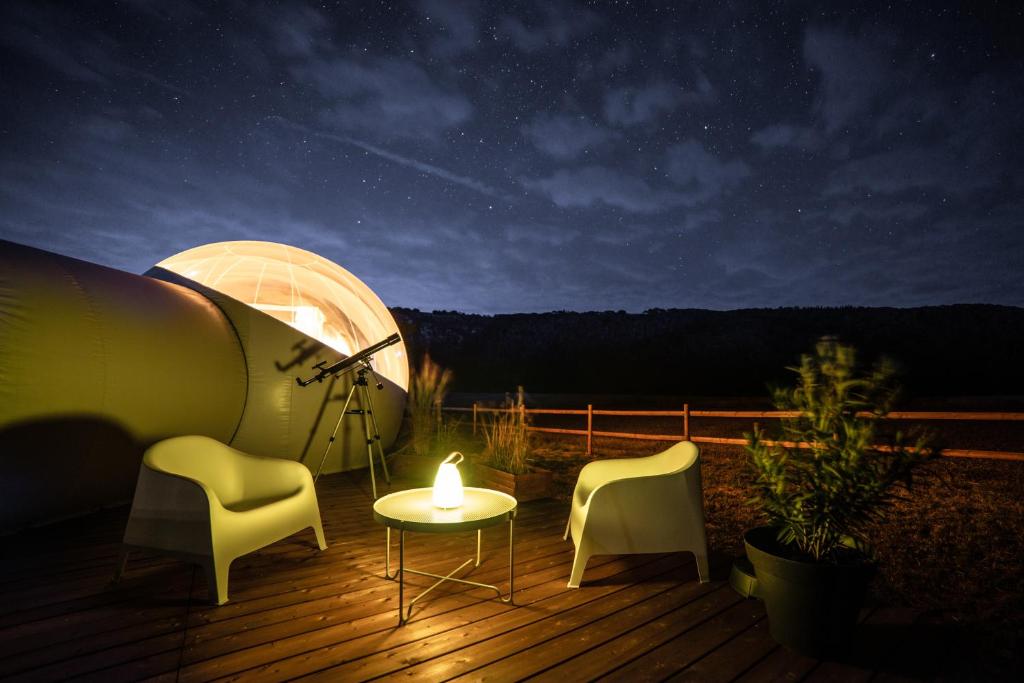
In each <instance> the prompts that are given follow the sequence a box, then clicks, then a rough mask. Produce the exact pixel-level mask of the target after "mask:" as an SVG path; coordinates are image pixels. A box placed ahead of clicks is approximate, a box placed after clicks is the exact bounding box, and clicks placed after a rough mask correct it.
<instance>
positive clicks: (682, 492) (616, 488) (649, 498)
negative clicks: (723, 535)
mask: <svg viewBox="0 0 1024 683" xmlns="http://www.w3.org/2000/svg"><path fill="white" fill-rule="evenodd" d="M570 533H572V540H573V543H574V544H575V545H576V556H575V558H574V559H573V563H572V573H571V574H570V576H569V588H579V586H580V579H582V578H583V569H584V568H585V567H586V566H587V560H589V559H590V557H591V556H593V555H623V554H633V553H667V552H674V551H679V550H686V551H689V552H692V553H693V554H694V555H695V556H696V558H697V574H698V576H699V577H700V581H701V583H705V582H707V581H708V580H709V575H708V543H707V537H706V535H705V533H704V493H703V490H702V487H701V480H700V450H699V449H698V448H697V446H696V445H695V444H693V443H692V442H690V441H681V442H679V443H677V444H676V445H674V446H672V447H671V448H669V449H668V450H666V451H662V452H661V453H657V454H655V455H651V456H648V457H646V458H623V459H619V460H599V461H595V462H591V463H588V464H587V465H586V466H585V467H584V468H583V469H582V470H581V471H580V476H579V479H577V481H576V489H575V490H574V491H573V496H572V509H571V510H570V513H569V521H568V523H567V524H566V525H565V534H564V536H563V538H566V539H568V538H569V534H570Z"/></svg>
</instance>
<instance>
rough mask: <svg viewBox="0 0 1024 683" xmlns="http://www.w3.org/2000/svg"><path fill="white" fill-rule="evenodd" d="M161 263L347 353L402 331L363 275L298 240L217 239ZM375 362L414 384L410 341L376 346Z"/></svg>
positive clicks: (386, 372)
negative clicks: (408, 352) (303, 246)
mask: <svg viewBox="0 0 1024 683" xmlns="http://www.w3.org/2000/svg"><path fill="white" fill-rule="evenodd" d="M157 266H158V267H160V268H164V269H166V270H169V271H171V272H174V273H177V274H178V275H182V276H184V277H187V278H189V279H190V280H193V281H195V282H197V283H199V284H201V285H204V286H206V287H209V288H210V289H213V290H216V291H218V292H220V293H221V294H226V295H227V296H230V297H231V298H233V299H237V300H238V301H242V302H245V303H247V304H249V305H250V306H252V307H253V308H255V309H257V310H260V311H262V312H264V313H266V314H267V315H270V316H273V317H274V318H277V319H278V320H280V321H282V322H284V323H287V324H288V325H291V326H292V327H294V328H295V329H297V330H300V331H302V332H303V333H305V334H307V335H309V336H310V337H312V338H313V339H316V340H317V341H320V342H322V343H324V344H326V345H327V346H330V347H331V348H333V349H335V350H336V351H338V352H339V353H341V354H344V355H346V356H349V355H351V354H353V353H355V352H357V351H360V350H362V349H365V348H366V347H368V346H370V345H372V344H375V343H377V342H379V341H380V340H382V339H385V338H387V337H388V336H390V335H391V334H393V333H395V332H398V325H397V324H396V323H395V320H394V318H392V317H391V312H390V311H388V309H387V307H386V306H384V303H383V302H382V301H381V300H380V299H379V298H378V297H377V295H376V294H374V293H373V291H372V290H370V288H369V287H367V286H366V285H365V284H364V283H363V282H362V281H360V280H359V278H357V277H356V276H355V275H353V274H352V273H350V272H348V271H347V270H345V269H344V268H342V267H341V266H339V265H337V264H335V263H332V262H331V261H328V260H327V259H325V258H322V257H320V256H317V255H316V254H313V253H311V252H308V251H305V250H303V249H299V248H297V247H291V246H288V245H286V244H276V243H274V242H253V241H244V242H217V243H214V244H207V245H204V246H202V247H196V248H194V249H189V250H188V251H183V252H181V253H180V254H177V255H175V256H172V257H170V258H168V259H165V260H163V261H161V262H160V263H158V264H157ZM373 368H374V370H376V371H377V372H378V373H380V374H381V375H383V376H384V377H387V378H388V379H390V380H391V381H392V382H394V383H395V384H397V385H398V386H400V387H402V388H403V389H408V388H409V361H408V358H407V357H406V352H405V344H404V343H398V344H394V345H392V346H389V347H388V348H386V349H382V350H381V351H378V352H377V353H376V354H375V355H374V358H373Z"/></svg>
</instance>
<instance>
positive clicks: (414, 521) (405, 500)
mask: <svg viewBox="0 0 1024 683" xmlns="http://www.w3.org/2000/svg"><path fill="white" fill-rule="evenodd" d="M433 496H434V490H433V489H432V488H422V489H410V490H408V491H398V492H397V493H389V494H388V495H386V496H383V497H382V498H378V499H377V500H376V502H374V504H373V518H374V519H376V520H377V521H378V522H380V523H381V524H383V525H385V526H389V527H391V528H393V529H405V530H407V531H426V532H430V533H445V532H452V531H467V530H471V529H480V528H483V527H485V526H491V525H492V524H498V523H499V522H503V521H505V520H507V519H510V518H512V517H514V516H515V510H516V505H518V503H517V502H516V499H515V498H513V497H512V496H510V495H508V494H507V493H502V492H501V491H493V490H491V489H480V488H474V487H472V486H467V487H465V488H464V489H463V502H462V505H461V506H459V507H457V508H450V509H446V510H444V509H441V508H436V507H434V500H433Z"/></svg>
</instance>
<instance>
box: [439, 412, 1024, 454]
mask: <svg viewBox="0 0 1024 683" xmlns="http://www.w3.org/2000/svg"><path fill="white" fill-rule="evenodd" d="M441 410H443V411H446V412H465V413H472V414H473V433H474V434H476V432H477V425H478V422H479V417H480V415H481V414H482V413H499V412H505V411H508V410H518V411H520V412H522V413H523V414H524V415H575V416H585V417H586V418H587V428H586V429H564V428H560V427H533V426H530V427H527V430H528V431H531V432H546V433H549V434H565V435H570V436H582V437H585V438H586V440H587V455H592V454H593V443H594V437H595V436H599V437H610V438H616V439H642V440H647V441H680V440H689V441H693V442H694V443H715V444H726V445H732V446H742V445H744V444H746V443H747V440H746V439H742V438H735V437H724V436H698V435H694V434H691V433H690V418H691V417H710V418H724V419H734V420H735V419H755V418H756V419H781V418H787V417H798V416H799V415H800V412H799V411H795V410H691V409H690V405H689V404H688V403H687V404H683V409H682V410H605V409H595V408H594V406H593V405H592V404H588V405H587V407H586V409H585V410H584V409H581V408H524V407H522V406H519V407H518V408H489V407H484V406H481V405H480V404H479V403H474V404H473V406H472V407H471V408H462V407H454V406H447V407H442V408H441ZM595 415H598V416H619V417H678V418H682V425H681V426H682V433H680V434H647V433H642V432H640V433H637V432H608V431H603V430H596V429H594V416H595ZM858 415H859V416H861V417H874V414H873V413H867V412H863V413H858ZM886 417H887V419H891V420H915V421H929V420H956V421H961V422H1024V413H1011V412H959V413H958V412H948V411H893V412H891V413H888V414H887V415H886ZM787 445H790V446H792V445H798V446H806V444H787ZM883 448H884V447H880V449H879V450H882V449H883ZM942 456H943V457H946V458H980V459H986V460H1012V461H1017V462H1024V453H1022V452H1016V451H987V450H978V449H971V448H944V449H942Z"/></svg>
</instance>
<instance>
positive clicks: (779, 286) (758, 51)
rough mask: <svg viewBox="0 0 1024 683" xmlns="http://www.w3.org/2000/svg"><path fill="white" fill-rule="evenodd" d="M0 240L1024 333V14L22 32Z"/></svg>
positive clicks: (54, 26)
mask: <svg viewBox="0 0 1024 683" xmlns="http://www.w3.org/2000/svg"><path fill="white" fill-rule="evenodd" d="M0 26H2V27H3V28H0V60H2V61H0V63H2V65H3V66H4V72H5V78H4V82H3V85H2V87H3V90H4V94H5V95H6V97H3V98H0V136H2V139H3V141H4V144H3V145H2V146H0V238H4V239H9V240H12V241H15V242H18V243H22V244H27V245H29V246H35V247H39V248H43V249H47V250H51V251H57V252H58V253H61V254H66V255H69V256H72V257H75V258H81V259H84V260H88V261H91V262H94V263H99V264H101V265H106V266H110V267H115V268H118V269H120V270H125V271H128V272H133V273H142V272H145V271H146V270H148V269H149V268H150V267H151V266H152V265H154V264H156V263H157V262H159V261H162V260H163V259H165V258H168V257H170V256H173V255H174V254H177V253H180V252H182V251H184V250H186V249H189V248H192V247H195V246H198V245H201V244H206V243H210V242H219V241H229V240H239V239H251V240H269V241H275V242H283V243H287V244H290V245H294V246H297V247H300V248H302V249H306V250H309V251H312V252H314V253H316V254H319V255H321V256H323V257H325V258H327V259H330V260H331V261H334V262H335V263H337V264H339V265H340V266H342V267H343V268H345V269H346V270H349V271H350V272H352V273H353V274H355V275H356V276H357V277H358V278H359V279H360V280H362V281H363V282H365V283H366V284H367V285H368V286H369V287H371V289H373V291H374V292H376V293H377V294H378V295H379V296H380V297H381V299H382V300H383V301H384V302H385V303H386V304H387V305H389V306H392V307H407V308H416V309H419V310H458V311H465V312H467V313H471V314H481V315H502V314H512V313H516V312H522V313H540V312H551V311H558V310H577V311H581V312H582V311H583V310H586V311H590V310H628V311H645V310H648V309H656V308H664V309H669V308H683V309H685V308H699V309H702V310H718V311H726V310H745V309H758V308H769V307H779V306H782V307H839V306H864V307H880V306H891V307H894V308H915V307H920V306H936V305H953V304H957V303H961V302H977V303H985V304H993V305H1007V306H1014V307H1020V306H1022V305H1024V279H1022V278H1020V276H1019V274H1020V273H1021V272H1024V201H1022V200H1021V196H1022V194H1024V193H1022V190H1024V186H1022V184H1021V180H1020V178H1021V177H1024V174H1022V173H1021V171H1022V170H1024V150H1021V148H1020V146H1019V144H1017V141H1018V140H1019V139H1021V137H1024V116H1022V114H1021V112H1022V111H1024V44H1022V43H1021V42H1020V41H1019V39H1018V36H1019V35H1020V33H1021V28H1024V8H1021V7H1019V6H1016V7H1007V6H1003V5H999V4H998V3H982V4H977V3H976V4H972V5H971V6H970V7H964V6H961V5H959V4H955V3H918V4H908V5H901V6H899V7H897V8H886V7H884V6H878V7H875V6H871V7H865V6H863V3H839V4H834V5H830V6H828V7H824V8H821V7H814V6H811V5H803V4H798V3H792V4H786V5H784V6H762V5H760V4H757V3H751V4H750V5H739V6H733V7H722V6H719V5H718V4H713V3H708V4H701V3H695V4H691V5H686V6H682V7H681V6H680V5H679V4H678V3H673V2H662V3H645V4H644V5H643V6H642V7H618V6H607V7H605V6H600V7H593V6H589V5H585V4H581V3H577V2H571V1H569V0H558V1H557V2H551V3H536V2H515V3H502V4H501V5H489V4H477V3H473V2H468V3H457V2H449V1H448V0H416V1H410V2H406V3H399V4H396V5H394V6H392V7H383V6H376V5H359V4H354V5H352V6H349V5H346V4H344V3H343V4H342V5H341V6H340V7H333V8H324V7H321V6H315V5H312V4H310V3H308V2H296V3H292V4H288V5H284V6H282V5H279V4H276V3H263V2H258V3H252V4H249V5H246V6H237V5H235V6H232V5H218V6H216V7H208V6H206V5H204V4H201V3H196V2H193V0H175V1H174V2H171V3H163V4H160V5H154V4H152V3H149V2H145V1H143V0H132V1H130V2H126V3H122V4H118V5H112V4H106V3H102V4H100V5H96V6H84V5H81V4H77V3H71V2H56V3H52V4H46V5H40V4H38V3H34V2H30V1H28V0H22V1H17V2H10V3H4V4H3V6H2V7H0Z"/></svg>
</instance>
